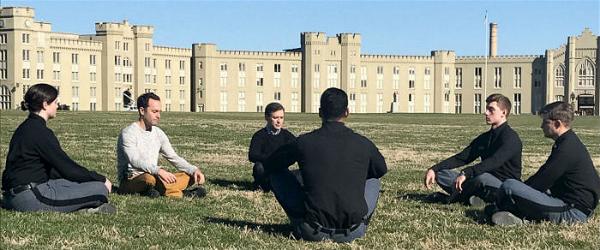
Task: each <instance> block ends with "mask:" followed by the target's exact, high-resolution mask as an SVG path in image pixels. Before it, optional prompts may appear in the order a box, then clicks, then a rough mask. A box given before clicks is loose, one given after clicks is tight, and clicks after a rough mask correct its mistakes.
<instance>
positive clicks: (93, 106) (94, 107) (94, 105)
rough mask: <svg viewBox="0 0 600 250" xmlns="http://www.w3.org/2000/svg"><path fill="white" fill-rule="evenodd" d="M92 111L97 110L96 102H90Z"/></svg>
mask: <svg viewBox="0 0 600 250" xmlns="http://www.w3.org/2000/svg"><path fill="white" fill-rule="evenodd" d="M90 111H96V103H95V102H90Z"/></svg>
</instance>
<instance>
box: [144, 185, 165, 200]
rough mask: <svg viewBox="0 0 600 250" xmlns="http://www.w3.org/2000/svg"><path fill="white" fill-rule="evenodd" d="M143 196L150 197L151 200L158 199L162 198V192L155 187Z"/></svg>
mask: <svg viewBox="0 0 600 250" xmlns="http://www.w3.org/2000/svg"><path fill="white" fill-rule="evenodd" d="M141 195H142V196H146V197H150V198H153V199H154V198H158V197H160V192H158V190H156V189H154V188H153V187H150V188H148V190H146V191H145V192H143V193H141Z"/></svg>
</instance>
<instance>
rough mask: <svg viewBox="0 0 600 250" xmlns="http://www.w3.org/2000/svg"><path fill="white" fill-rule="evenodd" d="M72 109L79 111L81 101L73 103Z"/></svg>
mask: <svg viewBox="0 0 600 250" xmlns="http://www.w3.org/2000/svg"><path fill="white" fill-rule="evenodd" d="M71 110H73V111H79V103H78V102H73V103H71Z"/></svg>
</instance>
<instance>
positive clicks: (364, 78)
mask: <svg viewBox="0 0 600 250" xmlns="http://www.w3.org/2000/svg"><path fill="white" fill-rule="evenodd" d="M367 77H368V75H367V67H366V66H361V67H360V87H361V88H366V87H367V80H368V79H367Z"/></svg>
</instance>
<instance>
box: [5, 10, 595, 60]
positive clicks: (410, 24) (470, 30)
mask: <svg viewBox="0 0 600 250" xmlns="http://www.w3.org/2000/svg"><path fill="white" fill-rule="evenodd" d="M0 5H1V6H29V7H33V8H35V13H36V17H35V19H36V20H41V21H45V22H49V23H51V24H52V30H53V31H56V32H68V33H77V34H93V33H95V30H94V24H95V23H96V22H121V21H123V20H125V19H126V20H128V21H129V23H130V24H140V25H152V26H154V44H156V45H163V46H172V47H182V48H191V45H192V44H193V43H215V44H217V47H218V48H219V49H223V50H258V51H282V50H284V49H291V48H298V47H300V33H301V32H307V31H312V32H316V31H318V32H325V33H326V34H327V35H328V36H335V34H338V33H346V32H349V33H360V34H361V36H362V53H363V54H393V55H429V54H430V53H431V51H432V50H454V51H455V52H456V54H457V55H459V56H469V55H485V53H486V47H487V45H486V43H487V41H488V40H487V37H486V33H487V32H488V31H486V30H487V28H488V26H487V25H486V24H485V16H486V11H487V17H488V21H489V22H495V23H497V24H498V54H499V55H542V54H544V53H545V50H546V49H553V48H558V47H560V46H561V45H562V44H564V43H566V41H567V37H568V36H576V35H580V34H581V32H582V31H583V30H584V28H586V27H587V28H590V29H591V30H592V32H593V33H594V34H596V35H598V34H599V33H600V1H598V0H594V1H592V0H585V1H582V0H574V1H557V0H554V1H531V0H530V1H514V0H512V1H510V0H509V1H466V0H459V1H431V0H422V1H416V0H412V1H408V0H406V1H383V0H380V1H356V0H354V1H353V0H346V1H329V0H326V1H248V0H246V1H241V0H238V1H191V0H187V1H184V0H171V1H165V0H145V1H142V0H137V1H134V0H121V1H99V0H96V1H89V0H79V1H74V0H71V1H49V0H45V1H43V0H38V1H9V0H0Z"/></svg>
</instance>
